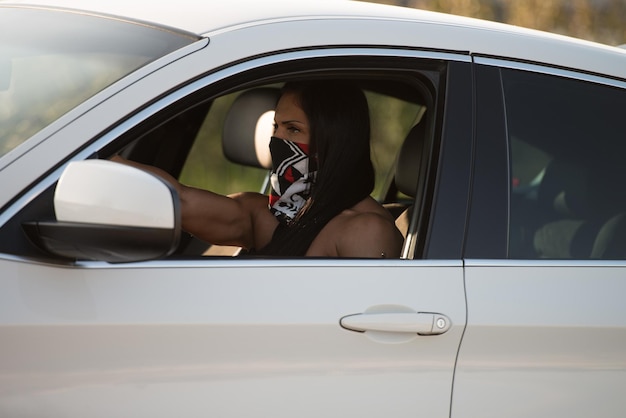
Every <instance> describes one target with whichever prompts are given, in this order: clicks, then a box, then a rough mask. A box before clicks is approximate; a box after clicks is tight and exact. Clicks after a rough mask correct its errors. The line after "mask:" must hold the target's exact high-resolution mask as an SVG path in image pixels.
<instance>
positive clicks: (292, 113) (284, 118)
mask: <svg viewBox="0 0 626 418" xmlns="http://www.w3.org/2000/svg"><path fill="white" fill-rule="evenodd" d="M274 136H276V137H278V138H280V139H286V140H289V141H293V142H298V143H301V144H309V142H310V129H309V119H308V118H307V117H306V115H305V114H304V111H303V110H302V109H301V108H300V105H299V104H298V96H297V94H296V93H295V92H286V93H284V94H283V95H282V96H281V97H280V99H279V100H278V104H277V105H276V111H275V114H274Z"/></svg>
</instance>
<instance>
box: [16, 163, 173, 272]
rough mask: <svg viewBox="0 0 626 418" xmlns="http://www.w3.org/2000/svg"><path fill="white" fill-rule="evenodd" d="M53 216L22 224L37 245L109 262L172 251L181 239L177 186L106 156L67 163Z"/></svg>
mask: <svg viewBox="0 0 626 418" xmlns="http://www.w3.org/2000/svg"><path fill="white" fill-rule="evenodd" d="M54 210H55V214H56V221H35V222H27V223H25V224H23V227H24V229H25V231H26V233H27V234H28V236H29V238H30V239H31V240H32V241H33V242H34V243H35V244H36V245H37V246H38V247H40V248H42V249H44V250H45V251H47V252H49V253H52V254H54V255H57V256H61V257H65V258H71V259H88V260H100V261H108V262H111V263H120V262H134V261H144V260H152V259H157V258H161V257H165V256H168V255H170V254H171V253H173V252H174V251H175V250H176V249H177V247H178V243H179V240H180V233H181V217H180V204H179V200H178V195H177V193H176V191H175V190H174V189H173V188H172V187H171V186H170V185H169V184H168V183H166V182H165V181H163V180H162V179H160V178H159V177H157V176H155V175H152V174H150V173H147V172H145V171H142V170H139V169H137V168H134V167H130V166H127V165H124V164H118V163H114V162H111V161H106V160H86V161H75V162H72V163H70V164H69V165H68V166H67V167H66V168H65V170H64V171H63V173H62V175H61V177H60V178H59V181H58V183H57V186H56V190H55V193H54Z"/></svg>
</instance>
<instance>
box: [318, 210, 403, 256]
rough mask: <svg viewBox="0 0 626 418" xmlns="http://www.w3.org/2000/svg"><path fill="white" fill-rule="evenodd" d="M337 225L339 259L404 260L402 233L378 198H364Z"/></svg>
mask: <svg viewBox="0 0 626 418" xmlns="http://www.w3.org/2000/svg"><path fill="white" fill-rule="evenodd" d="M333 224H334V225H332V227H333V229H334V231H333V233H334V234H337V235H336V237H337V238H336V241H335V243H336V244H335V245H336V251H337V255H338V256H339V257H367V258H397V257H400V252H401V250H402V243H403V240H404V239H403V237H402V234H401V233H400V231H399V230H398V228H396V225H395V223H394V219H393V217H392V216H391V214H389V212H388V211H387V210H386V209H385V208H384V207H382V206H381V205H380V204H379V203H378V202H376V201H375V200H374V199H371V198H368V199H364V200H363V201H361V202H359V204H357V205H355V206H354V207H353V208H352V209H350V210H347V211H344V212H343V213H342V214H341V215H339V216H337V218H335V219H333ZM329 226H330V225H329Z"/></svg>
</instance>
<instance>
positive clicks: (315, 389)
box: [0, 48, 471, 417]
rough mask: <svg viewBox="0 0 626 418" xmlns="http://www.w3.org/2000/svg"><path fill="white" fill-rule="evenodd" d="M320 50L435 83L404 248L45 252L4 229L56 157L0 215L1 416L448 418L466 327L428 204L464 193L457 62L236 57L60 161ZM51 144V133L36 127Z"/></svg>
mask: <svg viewBox="0 0 626 418" xmlns="http://www.w3.org/2000/svg"><path fill="white" fill-rule="evenodd" d="M326 56H335V58H337V57H338V59H340V60H342V61H340V62H341V64H342V65H343V66H345V65H346V62H348V61H349V62H351V63H352V64H351V65H352V66H353V67H354V69H357V70H359V71H362V72H363V71H373V70H376V71H377V74H378V75H380V74H381V71H383V70H384V71H390V75H397V74H399V73H400V72H401V71H402V72H405V71H409V70H411V71H414V70H415V68H416V67H420V66H422V67H424V68H431V67H432V68H436V69H437V71H439V74H440V75H441V77H442V79H441V81H442V82H441V84H437V85H434V86H433V87H434V88H435V89H440V90H438V91H437V95H436V96H434V97H436V102H434V103H432V104H433V105H434V106H433V110H434V109H438V110H437V114H436V116H434V115H433V119H432V121H433V122H432V129H431V134H430V135H431V139H432V143H433V144H437V147H433V149H432V150H431V154H430V155H429V156H428V157H427V160H428V165H429V167H430V168H429V170H430V171H428V173H430V174H429V176H430V177H429V179H428V182H426V181H425V182H424V190H423V198H422V201H421V202H420V206H419V208H418V212H419V213H420V215H419V222H418V219H417V218H418V215H414V218H415V221H414V222H413V223H412V228H413V229H412V230H411V231H410V235H411V236H412V237H413V238H410V239H411V240H413V243H414V245H413V246H412V249H411V250H410V252H409V253H408V256H407V257H405V258H404V259H397V260H392V259H380V260H352V259H255V258H251V259H244V258H231V257H204V258H202V257H195V258H194V257H182V258H181V257H170V258H165V259H162V260H154V261H145V262H136V263H121V264H109V263H105V262H101V261H86V260H81V261H67V260H61V259H57V258H54V257H51V256H50V255H49V254H44V253H41V252H38V250H35V249H33V247H32V245H31V244H30V243H28V242H26V241H24V237H23V235H22V234H23V233H22V231H21V230H20V228H19V225H20V223H21V222H24V221H26V220H33V218H39V217H42V216H43V215H42V214H49V215H51V214H52V212H51V211H50V205H51V201H52V192H53V189H54V181H56V179H58V176H59V174H60V172H61V170H60V169H59V170H57V171H55V172H52V173H51V174H49V175H48V176H46V177H44V180H42V181H41V184H40V185H38V186H36V187H35V188H34V189H33V190H32V191H29V192H28V193H26V195H25V196H26V197H25V198H23V199H21V200H19V201H18V202H17V203H16V204H14V205H13V206H11V207H10V208H9V209H8V210H9V212H10V213H11V215H9V214H7V213H5V214H4V218H5V219H8V220H7V221H6V222H5V224H4V225H3V227H2V228H1V229H0V234H2V237H3V242H7V241H9V240H15V241H20V242H21V245H19V246H15V247H11V248H14V249H13V250H11V251H10V252H8V250H5V252H4V253H3V254H2V255H1V256H0V271H1V272H2V274H1V275H0V276H1V277H0V321H1V323H0V339H1V340H2V342H3V344H2V356H0V412H2V414H3V415H7V416H15V415H20V416H38V415H41V414H42V411H43V413H45V414H46V416H51V417H52V416H64V417H66V416H86V415H88V416H93V417H98V416H101V417H110V416H151V417H157V416H172V415H176V416H206V415H215V416H222V417H228V416H252V415H258V416H267V415H271V416H275V417H291V416H294V415H297V416H305V417H307V416H310V417H314V416H345V415H349V416H352V415H359V416H372V417H373V416H380V415H383V414H385V415H393V416H398V417H402V416H406V417H414V416H422V415H426V416H431V417H448V416H449V414H450V397H451V391H452V382H453V375H454V364H455V359H456V355H457V351H458V347H459V344H460V341H461V336H462V334H463V330H464V326H465V322H466V306H465V292H464V282H463V280H464V278H463V265H462V262H461V260H460V248H461V244H460V243H461V241H462V236H463V229H462V227H463V225H464V216H465V206H464V205H458V206H453V207H448V208H447V210H437V208H443V207H447V205H448V204H449V203H454V202H459V201H460V202H461V203H462V202H464V201H465V200H466V196H467V193H468V178H469V170H468V168H469V153H468V152H466V151H467V150H468V147H469V144H470V141H469V140H468V135H469V132H471V129H469V127H470V126H471V119H469V118H468V116H467V112H466V109H467V108H468V106H469V105H470V103H471V94H470V91H471V88H470V86H471V83H470V82H471V79H470V78H469V74H470V71H469V69H470V68H469V63H468V62H467V61H468V59H467V57H466V56H456V55H448V54H440V55H437V54H433V53H431V52H429V53H420V52H419V51H411V52H402V51H398V50H393V51H392V50H384V49H381V50H378V49H373V48H368V49H363V50H353V49H352V50H342V49H336V50H330V49H324V50H310V51H301V52H298V53H293V52H290V53H284V54H278V55H276V56H273V57H263V58H259V59H256V60H250V61H248V62H245V63H240V64H237V65H234V66H230V67H228V68H226V69H223V70H221V72H217V73H213V74H210V75H208V76H206V77H204V78H202V79H200V80H196V81H194V83H192V84H188V85H186V86H184V87H183V88H182V89H179V90H175V91H173V92H170V93H169V94H167V95H164V96H163V97H161V98H160V99H159V100H158V101H156V102H154V103H152V104H150V106H148V107H145V108H143V109H142V110H141V112H138V113H135V114H133V115H131V116H130V117H129V118H126V119H125V120H124V121H123V122H122V123H121V124H118V125H116V126H115V127H114V128H113V129H111V130H108V131H107V132H106V133H105V134H104V135H102V136H99V137H98V138H96V140H94V141H93V142H91V141H86V143H88V146H86V147H85V148H83V149H81V151H80V153H78V154H75V155H74V156H73V157H72V158H74V159H83V158H86V157H87V156H94V155H96V154H97V155H100V156H106V155H110V154H111V153H113V152H117V150H118V148H119V147H120V146H122V145H123V144H127V143H129V141H131V140H132V136H133V135H135V133H134V132H137V131H143V130H145V127H146V126H147V125H151V124H155V125H156V124H157V121H159V120H161V118H162V117H163V116H162V115H163V114H164V113H167V112H172V109H178V108H179V106H182V107H183V108H187V107H192V106H193V103H194V100H196V99H197V98H200V97H203V98H204V99H205V100H208V99H210V98H212V97H215V96H217V95H220V94H223V93H224V92H227V91H230V90H231V89H232V88H234V86H236V85H239V84H244V83H253V82H254V81H255V77H261V75H263V76H267V71H268V68H273V70H272V71H274V72H275V73H280V72H281V71H283V72H284V73H285V74H286V73H287V72H288V71H287V70H289V72H294V73H297V72H298V71H302V69H305V68H307V65H309V64H310V63H313V62H315V63H317V64H315V65H317V67H315V68H316V69H317V70H318V71H320V73H321V72H322V70H324V69H330V68H331V67H332V65H335V67H336V63H335V64H332V65H331V63H330V61H329V62H328V63H327V62H325V61H323V60H321V58H324V57H326ZM390 57H392V58H393V59H392V58H390ZM377 58H384V60H382V59H379V60H377ZM190 59H193V60H196V61H198V59H197V58H190ZM394 59H395V61H394ZM196 61H192V62H196ZM200 61H201V60H200ZM309 61H310V62H309ZM320 62H321V64H320ZM382 62H384V63H385V65H384V66H382V65H381V63H382ZM394 62H395V63H394ZM279 63H280V64H281V65H282V67H280V66H278V64H279ZM296 63H297V65H296ZM391 63H394V64H393V65H392V64H391ZM274 64H275V65H276V66H275V67H274ZM178 65H184V60H183V61H182V62H181V63H179V64H178ZM335 67H332V68H333V69H336V68H335ZM390 67H393V68H392V69H390ZM190 72H192V70H190ZM415 74H417V73H415ZM154 77H158V75H155V76H154ZM443 80H445V81H446V82H445V83H443ZM151 83H153V81H151V77H150V76H148V77H146V78H145V79H143V80H140V81H138V82H137V83H135V84H134V85H132V86H129V87H128V88H127V89H125V90H124V91H122V92H120V93H119V94H118V96H117V97H116V100H119V101H120V102H123V101H124V99H125V98H128V99H129V100H132V98H133V97H136V94H137V92H142V91H144V92H145V87H146V86H150V85H153V84H151ZM444 85H445V86H447V87H446V89H445V90H443V86H444ZM142 89H144V90H142ZM198 100H200V99H198ZM107 106H110V104H109V105H107ZM97 112H98V106H96V107H95V108H94V109H92V110H91V111H90V112H88V113H89V114H88V115H87V116H86V117H87V118H95V117H96V116H97ZM78 123H80V121H79V122H78ZM70 128H71V127H70ZM68 132H70V133H71V132H72V129H69V128H68ZM455 134H458V135H455ZM63 140H64V132H63V131H61V132H60V133H58V134H57V135H55V136H54V137H52V138H51V139H50V141H58V142H59V143H61V142H62V141H63ZM440 155H443V157H440ZM18 163H19V162H18ZM416 169H417V168H416ZM425 172H426V171H425ZM418 212H416V213H418ZM431 213H432V215H430V214H431ZM435 213H436V215H435ZM418 235H419V237H417V236H418ZM416 243H417V244H416Z"/></svg>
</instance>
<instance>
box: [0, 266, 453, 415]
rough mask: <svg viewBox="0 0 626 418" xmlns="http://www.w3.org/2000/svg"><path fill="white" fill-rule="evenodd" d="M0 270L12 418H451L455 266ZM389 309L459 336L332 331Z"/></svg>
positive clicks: (4, 367)
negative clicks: (437, 323)
mask: <svg viewBox="0 0 626 418" xmlns="http://www.w3.org/2000/svg"><path fill="white" fill-rule="evenodd" d="M0 268H1V269H2V271H14V274H10V275H4V276H3V277H2V279H0V280H1V281H2V288H4V289H9V288H13V289H15V291H14V292H3V294H2V301H1V303H0V306H1V307H2V308H0V309H1V310H0V318H1V320H2V324H1V326H0V333H1V334H2V340H3V341H5V343H4V344H3V346H4V348H3V353H5V355H3V356H0V362H1V366H0V370H1V371H2V373H1V376H0V388H2V390H0V394H1V396H0V411H3V413H5V414H8V415H13V414H14V413H16V412H18V411H25V412H26V415H30V413H29V412H28V411H33V413H34V414H35V415H36V414H37V413H36V411H37V410H38V408H39V405H41V404H46V405H48V407H47V410H48V411H50V412H51V413H53V415H52V416H54V414H58V415H64V416H81V415H83V416H84V415H86V414H88V415H90V416H103V417H104V416H111V415H116V416H119V415H129V416H132V415H137V414H139V415H149V416H155V417H157V416H164V417H165V416H171V413H172V409H171V408H172V407H174V405H178V407H181V408H188V409H187V410H186V411H185V413H184V415H185V416H205V415H206V413H207V411H210V412H211V413H212V414H218V415H221V416H244V415H253V414H256V413H258V412H259V411H269V410H272V411H273V412H272V414H273V415H274V416H284V417H287V416H293V415H294V414H297V415H303V416H311V417H313V416H319V415H328V414H330V415H333V414H334V412H336V411H348V412H353V413H358V414H359V415H363V416H379V415H380V414H381V413H383V412H385V411H387V412H393V413H394V415H397V416H407V417H411V416H414V415H413V414H414V411H415V410H421V411H423V412H424V413H428V415H429V416H437V417H447V416H448V415H449V403H450V399H449V394H450V390H451V386H452V374H453V369H454V361H455V358H456V352H457V349H458V344H459V341H460V338H461V334H462V332H463V325H464V322H465V308H464V298H465V296H464V291H463V277H462V266H461V264H460V263H459V262H441V263H433V262H428V261H415V262H409V263H399V262H398V261H394V260H388V261H374V260H372V261H371V262H367V261H366V262H354V261H352V262H351V261H343V262H342V261H335V262H333V261H293V262H287V263H285V262H280V263H276V262H272V261H267V262H263V261H249V262H245V261H240V262H234V261H225V262H216V261H212V262H196V263H195V264H194V263H191V262H190V263H189V264H188V265H185V264H184V263H183V264H177V265H171V264H170V265H169V266H168V265H167V263H163V262H153V263H145V264H143V265H136V266H133V265H126V266H119V267H113V268H111V266H109V265H105V266H103V268H98V264H97V263H95V264H91V265H90V263H87V264H86V265H85V267H83V268H81V267H69V268H68V267H62V266H59V267H51V266H46V265H36V264H29V263H22V262H12V261H7V260H1V261H0ZM390 270H392V271H394V274H393V276H390V275H389V271H390ZM59 286H61V287H59ZM274 289H281V291H280V292H276V291H275V290H274ZM329 289H332V291H329ZM386 303H392V304H394V305H402V306H406V307H410V308H412V309H414V310H416V311H424V312H440V313H445V315H446V316H448V317H449V318H450V319H451V321H452V324H453V326H452V328H451V329H450V330H449V331H448V332H446V333H445V334H442V335H438V336H414V337H413V338H412V339H411V340H410V341H408V342H405V343H399V344H385V343H380V342H376V341H373V340H371V339H369V338H367V337H366V336H365V335H364V334H362V333H358V332H352V331H348V330H346V329H343V328H341V327H340V326H339V320H340V318H341V317H343V316H345V315H349V314H355V313H360V312H363V311H364V310H365V309H367V308H368V307H370V306H375V305H380V304H386ZM51 333H52V334H51ZM42 345H45V346H46V348H45V349H44V352H45V356H44V357H42V356H41V353H42V351H41V349H42ZM385 387H395V388H397V390H394V391H387V390H382V389H383V388H385ZM377 388H378V389H377ZM375 393H379V396H372V395H374V394H375ZM185 405H186V406H185ZM31 408H32V409H31Z"/></svg>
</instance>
